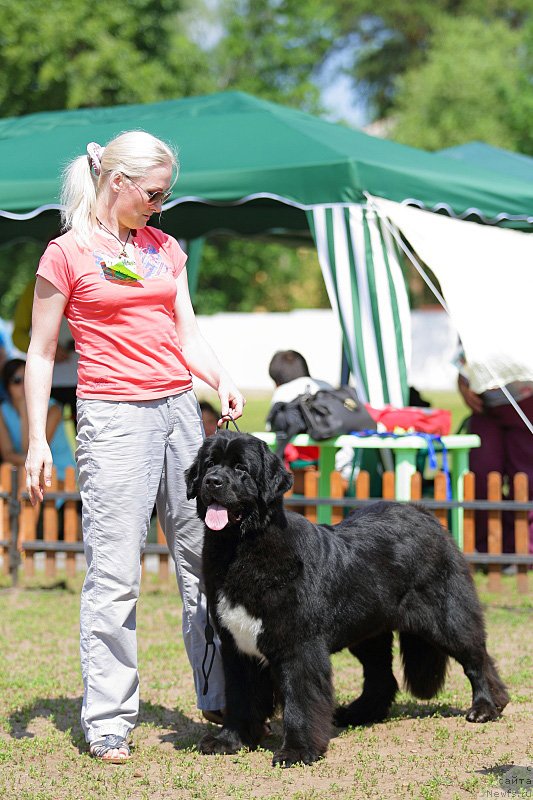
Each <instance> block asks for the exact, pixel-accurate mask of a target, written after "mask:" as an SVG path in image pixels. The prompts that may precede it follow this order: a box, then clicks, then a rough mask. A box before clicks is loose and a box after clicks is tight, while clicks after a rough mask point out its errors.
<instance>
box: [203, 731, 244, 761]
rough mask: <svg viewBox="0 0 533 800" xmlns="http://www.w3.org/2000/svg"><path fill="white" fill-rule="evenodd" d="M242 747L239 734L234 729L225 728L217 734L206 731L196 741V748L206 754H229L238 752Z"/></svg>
mask: <svg viewBox="0 0 533 800" xmlns="http://www.w3.org/2000/svg"><path fill="white" fill-rule="evenodd" d="M242 747H244V745H243V743H242V742H241V740H240V738H239V736H238V735H237V734H236V733H235V731H229V730H225V729H224V728H223V729H222V730H221V731H220V733H219V734H217V735H215V734H213V733H206V734H205V736H202V738H201V739H200V741H199V742H198V750H199V751H200V752H201V753H203V754H204V755H207V756H212V755H216V754H218V755H231V754H232V753H238V752H239V750H240V749H241V748H242Z"/></svg>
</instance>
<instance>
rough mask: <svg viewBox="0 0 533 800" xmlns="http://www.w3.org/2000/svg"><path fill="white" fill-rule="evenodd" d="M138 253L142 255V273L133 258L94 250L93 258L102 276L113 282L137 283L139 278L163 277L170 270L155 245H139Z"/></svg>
mask: <svg viewBox="0 0 533 800" xmlns="http://www.w3.org/2000/svg"><path fill="white" fill-rule="evenodd" d="M138 253H139V254H140V257H141V264H142V269H141V270H140V272H141V274H139V270H138V267H137V264H136V263H135V261H134V260H133V259H132V258H129V257H122V258H121V257H117V256H110V255H109V254H108V253H100V252H97V251H93V258H94V261H95V264H96V266H97V267H98V268H99V271H100V277H101V278H102V279H103V280H106V281H110V282H111V283H128V284H131V283H136V282H137V281H139V280H150V279H153V278H160V277H163V276H164V275H166V274H167V273H168V272H169V271H170V268H169V266H168V264H166V263H165V261H164V260H163V259H162V257H161V254H160V252H159V251H158V250H157V249H156V248H155V247H154V245H152V244H150V245H147V246H146V247H139V248H138Z"/></svg>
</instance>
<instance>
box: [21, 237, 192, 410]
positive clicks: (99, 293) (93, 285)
mask: <svg viewBox="0 0 533 800" xmlns="http://www.w3.org/2000/svg"><path fill="white" fill-rule="evenodd" d="M133 242H134V251H135V265H133V264H130V265H129V269H130V271H132V272H134V273H136V274H137V275H138V276H140V278H141V279H140V280H138V279H136V278H130V277H127V276H124V275H121V274H119V273H118V272H117V271H113V269H112V267H113V265H114V264H116V263H117V261H119V259H118V255H117V253H118V250H119V244H118V242H113V241H112V240H111V238H108V237H107V236H106V235H104V234H103V233H101V232H100V231H97V232H95V234H94V237H93V245H92V247H91V248H90V249H83V248H82V247H80V246H79V245H78V244H77V242H76V239H75V237H74V234H73V233H72V231H68V232H67V233H65V234H64V235H63V236H59V237H58V238H57V239H54V240H53V241H52V242H50V244H49V245H48V247H47V248H46V250H45V252H44V253H43V256H42V258H41V260H40V262H39V267H38V269H37V275H40V276H41V277H42V278H45V279H46V280H47V281H50V283H52V284H53V285H54V286H55V287H56V289H58V290H59V291H60V292H61V293H62V294H63V295H65V297H66V298H67V305H66V307H65V316H66V318H67V321H68V323H69V327H70V330H71V332H72V336H73V339H74V343H75V347H76V352H77V353H78V355H79V364H78V389H77V395H78V397H81V398H85V399H97V400H132V401H136V400H153V399H155V398H158V397H168V396H169V395H173V394H178V393H179V392H183V391H186V390H187V389H190V388H191V387H192V380H191V374H190V372H189V369H188V368H187V364H186V363H185V359H184V357H183V354H182V351H181V346H180V342H179V339H178V334H177V332H176V326H175V311H174V303H175V300H176V278H177V277H178V275H179V274H180V273H181V271H182V270H183V268H184V266H185V261H186V259H187V256H186V255H185V253H184V252H183V250H182V249H181V248H180V246H179V244H178V243H177V241H176V240H175V239H173V238H172V236H168V235H167V234H166V233H163V232H162V231H160V230H158V229H157V228H150V227H147V228H144V229H139V230H138V231H137V232H136V233H135V235H134V237H133Z"/></svg>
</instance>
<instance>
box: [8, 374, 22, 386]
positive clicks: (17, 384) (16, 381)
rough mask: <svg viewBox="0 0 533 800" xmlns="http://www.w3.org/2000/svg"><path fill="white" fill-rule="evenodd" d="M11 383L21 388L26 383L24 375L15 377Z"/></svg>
mask: <svg viewBox="0 0 533 800" xmlns="http://www.w3.org/2000/svg"><path fill="white" fill-rule="evenodd" d="M9 383H13V384H15V386H20V384H21V383H24V375H15V376H14V377H13V378H11V380H10V381H9Z"/></svg>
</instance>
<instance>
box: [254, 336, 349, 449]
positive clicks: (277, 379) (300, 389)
mask: <svg viewBox="0 0 533 800" xmlns="http://www.w3.org/2000/svg"><path fill="white" fill-rule="evenodd" d="M268 374H269V375H270V377H271V378H272V380H273V381H274V384H275V386H276V388H275V389H274V393H273V395H272V400H271V401H270V402H271V405H274V404H275V403H290V401H291V400H294V399H295V398H296V397H298V395H300V394H305V392H308V393H309V394H315V393H316V392H318V391H319V389H331V388H333V387H332V386H331V384H329V383H327V382H326V381H320V380H316V379H315V378H311V376H310V374H309V367H308V366H307V361H306V360H305V358H304V357H303V355H302V354H301V353H298V352H297V351H296V350H278V352H277V353H274V355H273V356H272V358H271V360H270V364H269V365H268ZM287 451H288V452H287ZM317 459H318V447H295V446H294V445H291V444H289V445H287V447H286V448H285V461H286V462H288V463H291V462H294V461H310V462H313V461H316V460H317Z"/></svg>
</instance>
